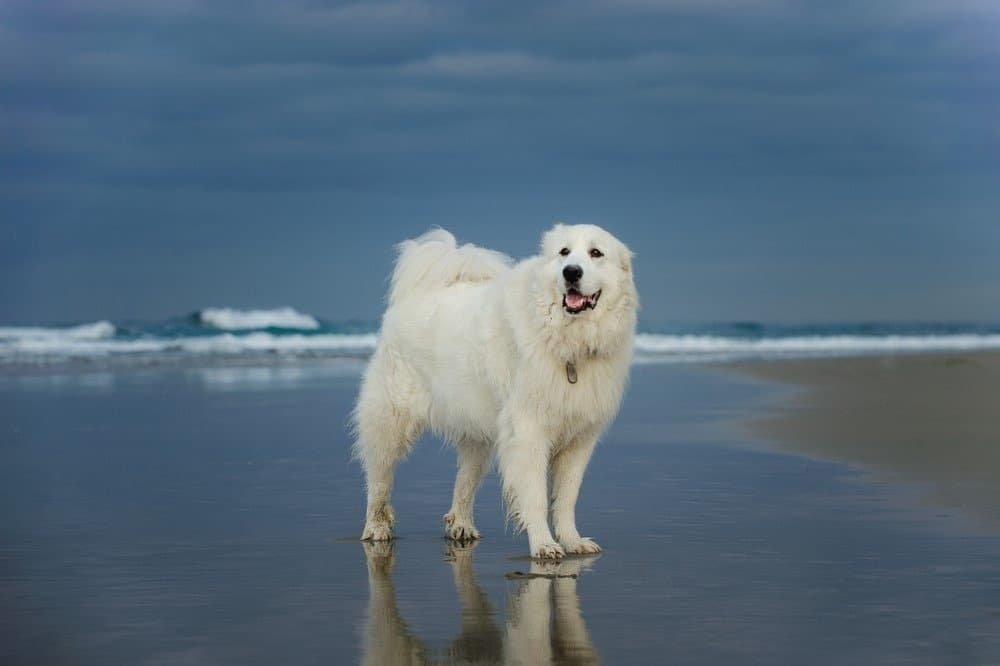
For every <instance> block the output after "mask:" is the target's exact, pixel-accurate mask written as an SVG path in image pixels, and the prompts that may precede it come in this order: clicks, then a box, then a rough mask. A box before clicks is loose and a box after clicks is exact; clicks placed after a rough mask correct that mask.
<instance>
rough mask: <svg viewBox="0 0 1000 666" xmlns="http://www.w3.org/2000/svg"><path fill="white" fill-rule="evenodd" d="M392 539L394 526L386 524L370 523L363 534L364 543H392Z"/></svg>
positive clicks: (366, 525) (366, 524)
mask: <svg viewBox="0 0 1000 666" xmlns="http://www.w3.org/2000/svg"><path fill="white" fill-rule="evenodd" d="M392 538H393V536H392V525H391V524H389V523H386V522H373V521H369V522H367V523H365V529H364V531H363V532H361V540H362V541H392Z"/></svg>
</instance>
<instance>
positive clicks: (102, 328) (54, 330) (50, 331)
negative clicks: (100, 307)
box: [0, 321, 115, 343]
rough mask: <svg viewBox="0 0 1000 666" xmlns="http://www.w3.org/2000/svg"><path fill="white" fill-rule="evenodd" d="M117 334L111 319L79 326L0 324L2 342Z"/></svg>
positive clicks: (75, 338) (85, 337) (100, 337)
mask: <svg viewBox="0 0 1000 666" xmlns="http://www.w3.org/2000/svg"><path fill="white" fill-rule="evenodd" d="M114 334H115V327H114V324H112V323H111V322H109V321H95V322H93V323H90V324H79V325H77V326H63V327H56V326H53V327H43V326H0V343H3V342H7V341H18V340H39V341H51V342H54V343H55V342H59V341H73V340H103V339H105V338H111V337H113V336H114Z"/></svg>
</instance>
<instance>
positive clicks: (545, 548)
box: [531, 543, 566, 560]
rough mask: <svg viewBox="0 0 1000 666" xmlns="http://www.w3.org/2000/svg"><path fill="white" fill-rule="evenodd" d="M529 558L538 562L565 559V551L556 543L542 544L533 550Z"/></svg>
mask: <svg viewBox="0 0 1000 666" xmlns="http://www.w3.org/2000/svg"><path fill="white" fill-rule="evenodd" d="M531 556H532V557H536V558H538V559H540V560H560V559H562V558H564V557H566V551H565V550H563V547H562V546H560V545H559V544H557V543H543V544H542V545H541V546H539V547H538V548H535V550H534V552H532V553H531Z"/></svg>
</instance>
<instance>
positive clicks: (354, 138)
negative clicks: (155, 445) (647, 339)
mask: <svg viewBox="0 0 1000 666" xmlns="http://www.w3.org/2000/svg"><path fill="white" fill-rule="evenodd" d="M997 118H1000V3H997V2H994V1H993V0H950V1H947V2H945V1H941V0H890V1H878V0H872V1H869V2H850V3H841V2H834V3H831V2H820V1H815V2H778V1H775V2H771V1H769V0H747V1H742V0H668V1H665V2H656V1H653V0H617V1H608V2H599V1H591V2H586V1H584V2H564V3H558V2H528V3H520V2H497V3H493V2H455V3H451V2H364V3H321V2H287V1H285V2H277V1H275V2H256V3H255V2H247V1H243V0H240V1H233V2H225V1H222V2H213V3H207V2H197V1H184V0H152V1H150V2H140V1H137V0H72V1H71V0H63V1H39V0H26V1H21V0H5V1H4V2H2V3H0V324H4V323H8V324H12V323H52V322H60V321H64V322H65V321H88V320H94V319H100V318H112V319H117V318H123V317H138V318H152V319H158V318H163V317H167V316H171V315H177V314H183V313H186V312H190V311H193V310H195V309H198V308H200V307H203V306H208V305H226V306H234V307H267V306H278V305H293V306H295V307H297V308H299V309H301V310H303V311H307V312H311V313H314V314H317V315H320V316H323V317H327V318H330V319H348V318H354V319H365V320H372V319H375V318H377V317H378V314H379V311H380V308H381V299H382V293H383V291H384V287H385V274H386V272H387V271H388V270H389V267H390V262H391V257H392V254H391V245H392V244H393V243H395V242H397V241H399V240H401V239H402V238H406V237H409V236H413V235H416V234H418V233H420V232H422V231H424V230H425V229H426V228H427V227H428V226H430V225H433V224H439V225H442V226H444V227H446V228H449V229H451V230H452V231H454V232H455V233H456V235H457V236H458V237H459V238H460V239H461V240H466V241H473V242H477V243H482V244H486V245H489V246H492V247H496V248H498V249H501V250H503V251H506V252H508V253H511V254H513V255H515V256H525V255H527V254H530V253H532V252H533V251H534V248H535V246H536V245H537V242H538V237H539V236H540V234H541V232H542V231H543V230H544V229H546V228H547V227H548V226H550V225H551V224H552V223H553V222H555V221H556V220H563V221H568V222H593V223H597V224H601V225H603V226H606V227H607V228H609V229H610V230H612V231H613V232H614V233H616V234H617V235H619V236H620V237H621V238H622V239H623V240H625V241H626V242H627V243H629V244H630V245H632V246H633V247H634V249H635V250H636V252H637V263H636V269H637V275H638V281H639V288H640V292H641V293H642V296H643V302H644V312H643V317H644V319H645V321H647V322H669V321H678V322H682V321H693V320H699V321H704V320H763V321H817V320H819V321H829V320H859V319H863V320H873V319H877V320H900V319H906V320H913V319H919V320H930V319H963V320H980V321H983V320H985V321H997V320H1000V214H998V211H1000V123H998V122H997Z"/></svg>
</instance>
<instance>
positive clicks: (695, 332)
mask: <svg viewBox="0 0 1000 666" xmlns="http://www.w3.org/2000/svg"><path fill="white" fill-rule="evenodd" d="M376 336H377V333H376V327H375V326H374V325H373V324H371V323H358V322H341V323H329V322H326V321H323V320H321V319H319V318H317V317H314V316H312V315H309V314H304V313H301V312H298V311H297V310H294V309H292V308H276V309H270V310H236V309H232V308H205V309H203V310H199V311H198V312H196V313H195V314H193V315H189V316H187V317H177V318H172V319H167V320H163V321H158V322H134V321H132V322H129V321H118V322H114V323H112V322H110V321H104V320H102V321H95V322H91V323H85V324H77V325H68V326H48V327H46V326H7V327H0V372H2V371H3V370H4V368H7V369H10V368H16V367H23V366H29V367H32V368H47V367H60V366H63V365H65V364H68V363H85V364H100V365H116V364H163V363H171V362H191V363H196V364H201V363H206V362H207V363H211V364H218V363H223V364H226V363H230V362H236V363H242V362H244V361H249V362H253V363H272V362H275V363H277V362H282V361H284V360H288V359H295V358H353V359H357V358H363V357H365V356H367V355H369V354H371V352H372V351H373V350H374V349H375V343H376V340H377V337H376ZM984 349H998V350H1000V326H996V325H981V324H837V325H801V326H768V325H764V324H757V323H735V324H732V323H730V324H710V325H701V326H687V327H675V328H674V329H666V330H661V331H660V332H651V331H646V332H642V333H639V335H638V336H637V337H636V345H635V351H636V353H635V359H636V362H638V363H676V362H692V361H717V360H737V359H754V358H792V357H812V356H856V355H864V354H902V353H936V352H967V351H976V350H984Z"/></svg>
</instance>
